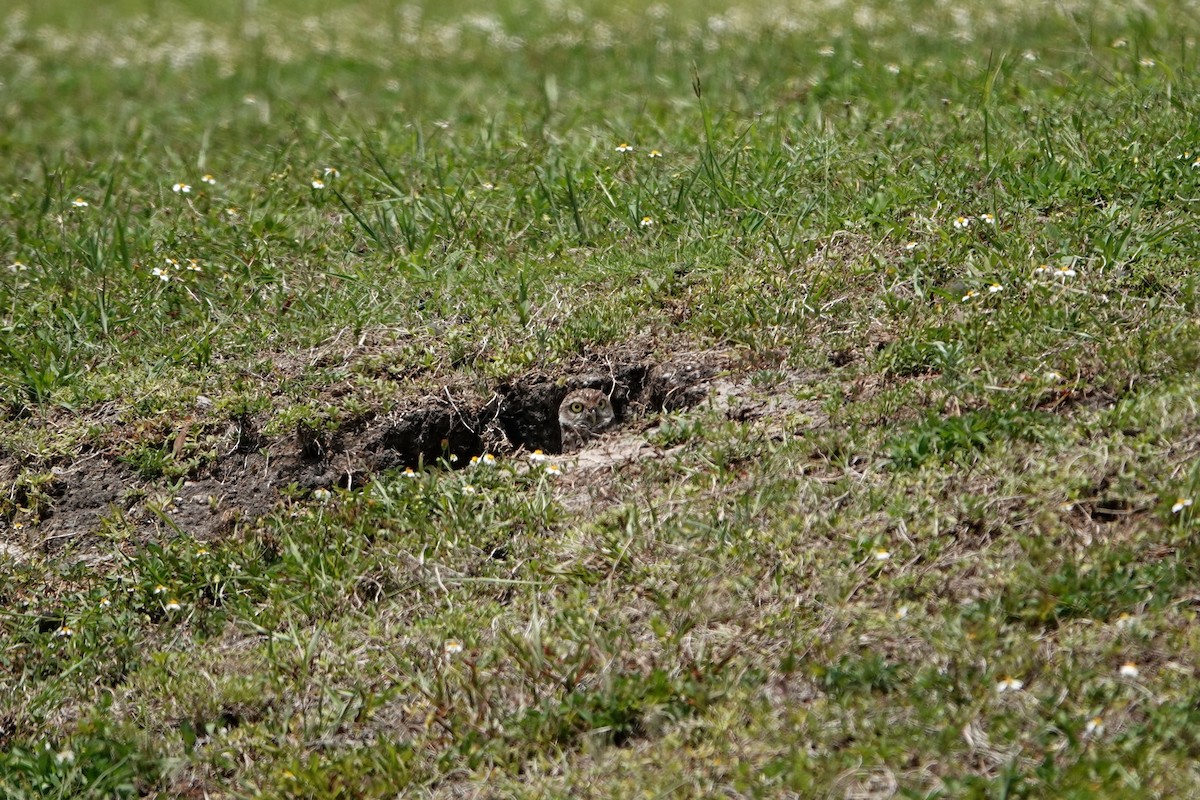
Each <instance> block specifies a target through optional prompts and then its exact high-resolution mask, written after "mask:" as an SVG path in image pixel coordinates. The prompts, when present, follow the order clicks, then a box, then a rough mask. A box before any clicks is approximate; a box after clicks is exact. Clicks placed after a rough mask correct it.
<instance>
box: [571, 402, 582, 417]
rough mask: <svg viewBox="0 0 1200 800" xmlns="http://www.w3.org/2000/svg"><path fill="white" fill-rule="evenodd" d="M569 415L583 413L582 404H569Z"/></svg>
mask: <svg viewBox="0 0 1200 800" xmlns="http://www.w3.org/2000/svg"><path fill="white" fill-rule="evenodd" d="M571 413H572V414H582V413H583V403H581V402H579V401H578V400H576V401H575V402H574V403H571Z"/></svg>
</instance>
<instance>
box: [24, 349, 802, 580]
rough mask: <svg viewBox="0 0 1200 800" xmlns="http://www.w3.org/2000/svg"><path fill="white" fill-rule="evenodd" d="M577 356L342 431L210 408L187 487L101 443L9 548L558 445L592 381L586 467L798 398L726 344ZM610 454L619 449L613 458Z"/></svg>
mask: <svg viewBox="0 0 1200 800" xmlns="http://www.w3.org/2000/svg"><path fill="white" fill-rule="evenodd" d="M571 366H572V367H574V368H573V369H570V370H569V372H567V374H565V375H558V376H553V375H547V374H543V373H534V374H530V375H526V376H523V377H522V378H521V379H520V380H514V381H511V382H508V383H504V384H501V385H498V386H495V387H494V389H493V392H492V395H491V397H490V398H487V399H482V398H480V399H477V400H475V401H471V400H469V399H458V398H456V397H455V392H454V391H452V390H451V389H449V388H447V389H446V390H445V391H444V393H443V394H442V395H441V396H424V397H416V398H414V399H413V400H412V401H411V403H409V404H408V405H407V407H403V410H401V411H399V412H395V413H392V414H388V415H386V416H371V415H369V414H368V415H363V416H360V417H359V418H357V419H354V420H351V421H347V422H345V423H343V424H342V425H341V427H338V428H336V429H334V430H321V431H317V430H313V429H311V428H308V427H307V426H303V425H301V426H299V427H298V428H297V430H295V432H294V433H293V434H292V435H287V436H277V437H267V436H264V435H263V434H262V432H261V431H262V428H263V426H264V424H265V423H266V421H267V418H266V416H265V415H264V416H263V417H262V418H249V417H245V416H243V417H238V418H235V419H220V418H215V417H213V418H207V419H198V420H195V421H193V422H192V423H191V425H189V426H188V430H205V431H218V432H220V431H224V433H223V437H222V438H223V441H224V443H225V444H224V447H223V451H224V452H223V453H222V454H221V455H219V456H218V457H217V458H216V459H215V460H211V461H209V462H208V463H207V464H205V465H204V466H202V467H200V468H199V469H197V470H196V471H195V472H194V474H192V475H191V476H189V478H188V479H187V480H185V481H183V482H182V484H178V483H176V484H171V483H168V482H165V481H162V480H157V481H156V480H148V479H146V478H144V477H142V476H141V475H139V474H138V473H137V472H136V471H135V470H134V469H132V468H131V467H129V466H127V465H126V464H124V463H122V462H121V461H118V460H117V459H116V457H115V456H113V455H108V454H102V453H91V454H89V455H87V456H85V457H82V458H79V459H77V460H76V461H74V462H73V463H69V464H58V465H55V466H54V467H53V474H54V480H53V482H52V483H51V484H50V485H49V486H45V487H42V489H43V491H44V492H45V493H46V494H47V495H49V497H50V498H51V499H50V502H49V503H48V504H43V510H42V511H41V519H40V520H37V521H36V524H28V525H25V526H23V528H22V529H21V530H17V529H16V527H15V526H14V530H13V531H12V532H11V533H10V534H9V535H8V536H7V537H6V538H7V541H6V542H5V548H4V551H3V552H4V553H5V554H7V555H8V556H10V557H15V558H21V557H22V556H28V555H30V554H32V553H34V552H39V551H40V552H43V553H44V552H52V551H55V550H58V549H60V548H61V547H63V546H64V545H65V544H66V543H68V542H69V541H71V540H74V539H77V538H79V537H86V536H89V535H91V534H94V533H96V532H97V531H98V530H100V529H101V528H102V527H105V528H112V529H113V530H114V531H117V532H120V531H122V530H123V531H124V532H125V533H130V532H135V531H136V532H139V533H140V534H142V535H154V534H168V535H169V534H170V533H171V532H172V531H186V532H187V533H189V534H191V535H194V536H197V537H199V538H208V537H214V536H220V535H223V534H225V533H227V532H229V531H231V530H232V529H233V528H235V527H236V526H238V525H241V524H245V523H247V522H251V521H253V520H256V519H258V518H259V517H261V516H263V515H265V514H267V513H269V512H270V511H271V510H272V509H273V508H275V507H276V505H277V504H278V503H279V502H280V500H281V497H282V496H283V495H282V494H281V490H284V491H285V492H286V493H287V494H290V495H292V496H303V495H304V494H307V493H310V492H312V491H314V490H317V489H329V488H333V487H343V488H358V487H360V486H363V485H364V484H366V483H367V482H369V481H370V480H371V478H372V476H373V475H375V474H377V473H378V472H380V471H382V470H387V469H396V468H404V467H412V468H414V469H419V468H421V467H423V466H427V465H432V464H438V463H441V464H446V463H450V462H451V461H452V462H453V465H454V466H455V467H461V466H465V465H467V464H468V463H469V462H470V459H471V458H472V457H473V456H477V455H482V454H483V453H488V452H490V453H494V454H497V455H501V456H504V455H512V454H516V453H519V452H520V451H522V450H526V451H533V450H538V449H540V450H543V451H545V452H547V453H558V452H559V451H560V449H561V443H560V441H559V426H558V405H559V403H560V402H561V401H562V398H563V397H564V396H565V395H566V394H567V393H569V392H571V391H573V390H575V389H580V388H595V389H599V390H601V391H603V392H605V393H607V394H609V396H610V397H611V398H612V402H613V407H614V410H615V412H616V416H617V423H616V425H615V426H614V431H615V432H614V434H612V435H610V436H609V437H605V438H607V439H608V444H607V445H606V446H604V445H602V446H601V447H600V448H599V453H600V454H599V455H598V456H596V457H595V458H591V459H590V461H589V460H588V459H587V458H585V459H584V464H585V465H586V464H592V462H597V459H599V461H598V462H597V463H602V464H615V463H616V462H619V461H627V460H630V459H632V458H638V457H640V456H638V455H637V454H638V453H641V454H642V455H643V456H645V455H646V454H647V452H648V451H647V450H646V445H645V441H644V437H643V436H642V435H641V432H642V431H644V430H645V427H646V426H642V427H641V428H638V426H637V425H636V424H635V423H636V421H638V420H640V419H642V418H645V417H646V416H647V415H649V414H652V413H654V412H661V411H675V410H680V409H685V408H689V407H692V406H695V405H697V404H698V403H701V402H702V401H705V400H708V401H709V402H710V403H712V404H713V406H714V407H716V408H718V409H719V410H724V411H725V412H726V414H727V415H728V416H729V418H730V419H735V420H738V421H747V420H750V419H755V418H757V417H760V416H763V415H764V414H768V413H773V412H776V411H785V410H788V408H785V407H784V406H786V405H787V402H789V401H788V400H787V398H782V397H780V396H779V395H778V394H775V395H774V398H775V399H774V400H762V399H751V397H752V395H753V397H755V398H757V393H753V392H751V391H750V390H749V384H748V382H746V381H738V380H737V379H736V378H731V377H730V376H731V374H732V373H731V370H732V371H734V372H736V371H740V369H744V368H745V366H746V365H744V364H739V363H736V362H735V361H734V360H733V359H731V358H730V356H729V354H727V353H723V352H705V353H693V354H688V355H682V356H680V355H676V356H674V357H672V358H671V360H669V361H665V362H662V363H655V362H653V361H648V360H644V359H636V358H633V359H629V360H627V361H626V362H624V363H614V362H613V360H612V359H611V358H609V359H604V360H603V362H601V361H600V360H587V359H580V361H579V362H578V363H577V364H574V365H571ZM793 402H794V401H793ZM772 403H774V405H772ZM780 403H783V405H781V406H779V407H776V406H777V405H779V404H780ZM635 431H636V432H635ZM118 434H119V431H118ZM185 434H186V431H185ZM609 451H612V452H611V453H609ZM605 453H609V455H612V453H615V454H616V455H612V458H610V459H608V460H606V459H605V455H604V454H605ZM630 453H633V454H634V455H633V456H630V455H629V454H630ZM451 457H453V458H451ZM595 466H596V464H592V467H593V468H594V467H595ZM17 472H18V467H17V458H16V456H14V455H12V454H8V453H0V474H3V475H9V476H12V477H15V476H16V474H17ZM31 522H35V521H31ZM97 557H98V558H99V556H97Z"/></svg>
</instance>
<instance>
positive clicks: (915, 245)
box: [904, 242, 920, 253]
mask: <svg viewBox="0 0 1200 800" xmlns="http://www.w3.org/2000/svg"><path fill="white" fill-rule="evenodd" d="M919 246H920V245H919V244H918V243H917V242H907V243H905V245H904V249H905V250H907V251H908V252H910V253H911V252H912V251H913V250H916V249H917V248H918V247H919Z"/></svg>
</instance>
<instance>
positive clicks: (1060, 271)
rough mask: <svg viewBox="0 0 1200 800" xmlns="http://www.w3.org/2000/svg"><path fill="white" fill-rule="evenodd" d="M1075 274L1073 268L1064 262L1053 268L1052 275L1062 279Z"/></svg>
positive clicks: (1072, 276)
mask: <svg viewBox="0 0 1200 800" xmlns="http://www.w3.org/2000/svg"><path fill="white" fill-rule="evenodd" d="M1075 274H1076V273H1075V270H1073V269H1071V267H1069V266H1067V265H1066V264H1060V265H1059V266H1058V267H1056V268H1055V269H1054V277H1056V278H1062V279H1064V280H1065V279H1067V278H1074V277H1075Z"/></svg>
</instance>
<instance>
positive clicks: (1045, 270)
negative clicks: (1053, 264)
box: [1033, 264, 1050, 275]
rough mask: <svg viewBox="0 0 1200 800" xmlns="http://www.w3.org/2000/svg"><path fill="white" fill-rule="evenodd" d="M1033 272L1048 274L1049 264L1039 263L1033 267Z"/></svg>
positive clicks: (1035, 273)
mask: <svg viewBox="0 0 1200 800" xmlns="http://www.w3.org/2000/svg"><path fill="white" fill-rule="evenodd" d="M1033 274H1034V275H1049V274H1050V265H1049V264H1040V265H1038V266H1036V267H1034V268H1033Z"/></svg>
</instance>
